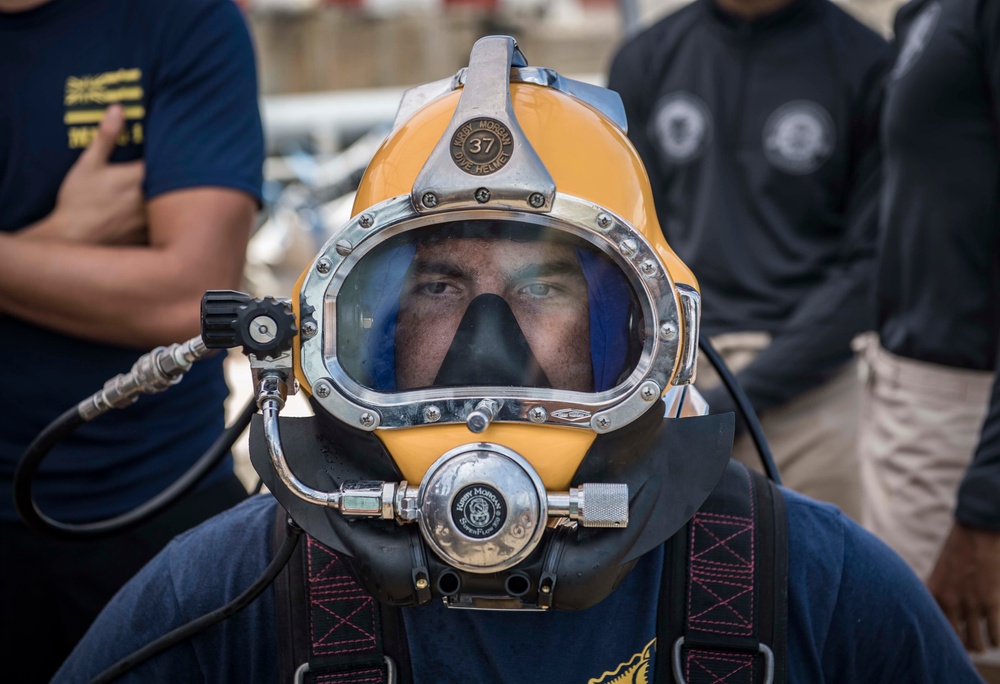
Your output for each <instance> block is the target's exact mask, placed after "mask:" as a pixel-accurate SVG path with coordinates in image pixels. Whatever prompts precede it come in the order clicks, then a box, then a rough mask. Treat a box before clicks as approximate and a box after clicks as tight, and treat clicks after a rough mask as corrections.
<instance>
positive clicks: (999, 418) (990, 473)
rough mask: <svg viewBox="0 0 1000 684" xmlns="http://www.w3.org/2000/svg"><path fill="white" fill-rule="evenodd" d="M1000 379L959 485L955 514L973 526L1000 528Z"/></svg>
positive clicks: (961, 520)
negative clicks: (972, 456)
mask: <svg viewBox="0 0 1000 684" xmlns="http://www.w3.org/2000/svg"><path fill="white" fill-rule="evenodd" d="M998 492H1000V383H994V385H993V397H992V399H991V401H990V408H989V411H988V413H987V414H986V420H985V422H984V423H983V431H982V436H981V437H980V440H979V446H978V447H977V449H976V453H975V456H974V458H973V461H972V465H970V466H969V469H968V471H966V473H965V477H964V478H963V480H962V484H961V486H959V489H958V507H957V509H956V511H955V517H956V518H957V520H958V521H959V522H961V523H965V524H966V525H969V526H970V527H975V528H979V529H987V530H993V531H998V532H1000V494H998Z"/></svg>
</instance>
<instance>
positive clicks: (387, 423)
mask: <svg viewBox="0 0 1000 684" xmlns="http://www.w3.org/2000/svg"><path fill="white" fill-rule="evenodd" d="M625 125H626V124H625V117H624V109H623V107H622V105H621V101H620V99H619V98H618V96H617V95H616V94H614V93H612V92H610V91H607V90H605V89H603V88H599V87H596V86H592V85H588V84H585V83H580V82H576V81H573V80H570V79H566V78H563V77H561V76H559V75H558V74H556V73H555V72H553V71H551V70H548V69H542V68H533V67H529V66H527V64H526V62H525V60H524V57H523V55H522V54H521V52H520V51H519V50H518V48H517V46H516V44H515V42H514V40H513V39H511V38H508V37H500V36H496V37H488V38H484V39H482V40H480V41H478V42H477V43H476V45H475V46H474V48H473V50H472V54H471V57H470V60H469V66H468V67H467V68H466V69H463V70H462V71H460V72H459V73H458V74H457V75H456V76H455V77H454V78H450V79H446V80H443V81H438V82H435V83H431V84H428V85H425V86H421V87H418V88H414V89H411V90H409V91H407V93H406V94H405V96H404V97H403V100H402V103H401V105H400V108H399V112H398V114H397V118H396V121H395V124H394V127H393V130H392V132H391V133H390V134H389V136H388V137H387V139H386V140H385V142H384V143H383V145H382V146H381V148H380V149H379V151H378V152H377V154H376V155H375V157H374V159H373V160H372V162H371V164H370V165H369V167H368V170H367V171H366V173H365V175H364V178H363V179H362V181H361V184H360V188H359V190H358V193H357V199H356V201H355V205H354V216H353V218H352V219H351V220H350V221H349V222H348V223H347V224H346V225H344V226H343V227H341V228H340V230H338V231H337V232H336V234H335V235H334V236H333V237H332V238H331V239H330V241H329V242H328V243H327V244H326V245H325V246H324V248H323V250H322V251H321V252H320V254H319V255H318V256H317V257H316V259H315V261H313V263H312V264H311V265H310V266H309V268H308V269H307V270H306V271H305V272H304V273H303V274H302V277H301V278H300V279H299V282H298V283H297V285H296V288H295V291H294V292H293V295H292V307H293V309H294V313H295V319H296V322H297V326H298V328H297V331H298V333H297V335H296V336H295V337H294V339H293V340H292V342H291V355H290V356H291V359H289V358H288V356H289V355H288V354H287V353H285V352H282V353H281V354H280V355H275V356H274V357H273V358H272V357H269V356H268V355H267V354H266V353H262V354H260V355H259V358H252V364H253V367H254V373H255V377H256V380H257V385H258V389H259V393H258V396H259V397H260V405H261V409H262V413H263V423H264V424H263V430H261V429H260V427H259V426H258V428H257V430H256V431H255V432H254V435H253V437H252V441H251V458H252V459H253V462H254V465H255V467H256V468H257V470H258V472H260V474H261V477H262V479H263V480H264V482H265V483H266V484H267V485H268V487H269V488H270V489H271V491H273V492H274V493H275V495H276V496H277V497H278V500H279V501H280V502H281V503H282V505H283V506H284V507H285V509H286V510H288V511H289V513H290V514H291V515H292V517H293V518H294V519H295V520H297V521H298V522H299V523H300V524H301V525H302V526H303V527H304V528H305V529H306V531H307V532H309V533H310V534H311V535H313V536H314V537H317V538H318V539H319V540H320V541H322V542H323V543H325V544H327V545H328V546H330V547H331V548H333V549H335V550H337V551H338V552H340V553H343V554H345V556H347V557H348V558H349V560H350V562H351V563H352V565H353V567H354V568H355V571H356V574H357V575H358V577H359V579H360V580H361V581H362V582H363V583H365V584H366V586H367V587H368V588H369V589H370V590H371V591H372V593H373V594H374V595H376V596H377V597H379V598H380V599H381V600H383V601H387V602H390V603H393V604H396V605H407V604H413V603H423V602H426V601H428V600H430V599H431V597H432V595H437V596H440V597H443V598H444V599H445V602H446V603H448V604H449V605H463V606H466V607H470V606H471V607H486V608H496V607H503V608H512V607H513V608H522V607H540V608H549V607H554V608H569V609H575V608H581V607H584V606H585V605H589V604H591V603H595V602H597V601H599V600H600V599H601V598H602V597H603V596H605V595H607V593H609V592H610V591H611V590H612V589H613V587H614V586H615V585H616V584H617V582H618V581H620V579H621V578H622V577H623V576H624V574H625V573H627V572H628V570H629V569H630V568H631V565H632V564H633V563H634V561H635V559H636V558H637V557H638V556H639V555H641V554H642V553H644V552H646V551H648V550H649V549H651V548H653V547H655V546H656V545H657V544H659V543H662V542H663V541H664V540H665V539H666V538H668V537H669V536H670V535H671V534H673V533H674V532H676V530H677V529H679V527H680V526H681V525H683V524H684V522H686V520H687V519H688V518H689V517H690V515H691V513H692V512H693V511H694V510H696V509H697V507H698V506H700V505H701V503H702V502H703V501H704V500H705V498H706V497H707V495H708V493H709V492H710V491H711V489H712V487H713V486H714V485H715V483H716V482H717V480H718V477H719V476H720V475H721V472H722V468H723V467H724V465H725V463H726V461H727V460H728V454H729V451H728V449H729V445H730V442H729V441H728V440H729V439H731V430H730V431H728V432H727V430H726V429H725V428H726V426H725V425H722V426H721V427H720V425H721V424H720V423H719V422H718V420H719V419H716V418H712V417H702V418H694V419H693V420H694V422H693V423H692V422H690V421H688V420H677V421H668V420H665V418H664V417H665V416H667V417H679V416H681V415H682V414H683V413H684V407H686V406H689V405H690V403H689V402H688V400H687V396H688V392H689V385H690V383H691V382H692V380H693V375H694V368H695V360H696V353H697V341H698V316H699V295H698V291H697V288H696V284H695V281H694V278H693V276H692V274H691V272H690V271H689V270H688V269H687V268H686V267H685V266H684V265H683V264H682V263H681V262H680V261H679V260H678V259H677V257H676V256H675V255H674V253H673V252H672V251H671V250H670V248H669V247H668V246H667V244H666V242H665V241H664V240H663V237H662V234H661V231H660V227H659V225H658V223H657V220H656V215H655V212H654V207H653V200H652V196H651V192H650V188H649V181H648V179H647V177H646V174H645V171H644V170H643V167H642V164H641V162H640V161H639V157H638V155H637V154H636V152H635V150H634V149H633V148H632V146H631V144H630V143H629V141H628V138H627V137H626V134H625ZM265 309H266V307H265ZM260 311H261V312H263V314H258V313H245V314H243V315H244V317H245V318H246V319H247V320H249V319H251V318H252V319H253V320H255V321H265V319H266V320H270V319H269V318H267V316H266V315H265V316H264V318H254V316H258V315H264V314H266V311H265V310H264V309H260ZM279 318H280V317H279ZM275 320H277V318H275ZM265 322H266V321H265ZM265 327H266V326H265ZM261 330H263V328H261ZM253 333H254V329H253V327H252V322H251V328H250V337H253ZM264 333H266V331H264V332H262V335H263V337H264V338H268V335H266V334H264ZM272 337H273V336H272ZM289 372H293V373H294V378H295V379H296V380H297V384H298V386H299V387H301V389H302V390H303V391H305V392H307V393H308V394H309V395H310V396H311V399H312V403H313V406H314V408H315V410H316V416H315V418H312V419H285V418H282V419H281V420H280V422H279V419H278V411H279V410H280V408H281V405H282V403H283V400H284V393H285V392H286V391H290V390H291V388H293V387H294V385H295V383H293V382H291V378H290V377H288V374H289ZM691 394H694V393H693V391H691ZM699 421H702V422H699ZM704 421H709V422H710V423H711V424H710V425H709V424H708V423H705V422H704ZM723 422H725V420H723ZM667 423H673V424H675V425H674V427H669V426H666V424H667ZM679 424H685V425H688V426H691V425H694V426H700V427H697V428H691V427H677V425H679ZM668 427H669V429H668ZM286 454H287V457H286ZM360 517H364V518H369V520H368V521H367V522H366V523H364V524H355V523H357V522H358V520H357V519H358V518H360ZM630 518H631V520H632V523H631V524H630ZM352 520H353V521H355V523H352V522H351V521H352ZM557 521H561V524H557ZM408 523H416V524H408ZM583 528H596V529H594V530H590V531H588V532H587V533H586V534H577V533H576V530H577V529H583ZM601 528H604V529H601ZM595 558H599V559H602V560H601V561H600V562H598V563H596V564H595V562H594V559H595ZM557 584H558V585H559V587H560V589H559V591H556V585H557Z"/></svg>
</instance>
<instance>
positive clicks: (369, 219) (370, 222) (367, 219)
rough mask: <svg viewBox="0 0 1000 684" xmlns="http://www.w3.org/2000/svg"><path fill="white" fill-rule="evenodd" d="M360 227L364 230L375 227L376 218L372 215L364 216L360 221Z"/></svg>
mask: <svg viewBox="0 0 1000 684" xmlns="http://www.w3.org/2000/svg"><path fill="white" fill-rule="evenodd" d="M358 225H359V226H361V227H362V228H371V227H372V226H374V225H375V217H374V216H372V215H371V214H362V215H361V218H359V219H358Z"/></svg>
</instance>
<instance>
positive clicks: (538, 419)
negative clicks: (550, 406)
mask: <svg viewBox="0 0 1000 684" xmlns="http://www.w3.org/2000/svg"><path fill="white" fill-rule="evenodd" d="M548 417H549V414H548V412H547V411H546V410H545V409H543V408H542V407H541V406H535V407H534V408H532V409H531V410H530V411H528V420H530V421H531V422H532V423H544V422H545V420H546V419H547V418H548Z"/></svg>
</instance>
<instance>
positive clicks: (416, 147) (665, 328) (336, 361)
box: [292, 37, 699, 489]
mask: <svg viewBox="0 0 1000 684" xmlns="http://www.w3.org/2000/svg"><path fill="white" fill-rule="evenodd" d="M353 213H354V217H353V219H352V220H351V222H350V223H348V224H347V225H346V226H344V227H343V228H342V229H341V230H340V231H339V232H338V233H337V235H336V236H335V237H334V238H333V239H332V240H331V241H330V242H329V243H328V244H327V246H326V248H325V249H324V250H323V252H322V253H321V254H319V256H318V257H317V259H316V260H315V261H314V263H313V264H312V265H311V266H310V268H309V269H308V270H306V271H305V273H303V275H302V278H301V279H300V280H299V283H298V285H297V287H296V291H295V292H294V294H293V298H292V301H293V303H294V304H295V305H298V306H299V307H304V308H305V309H306V310H308V311H310V312H311V313H310V314H309V315H307V316H302V312H301V309H300V310H299V312H298V313H299V316H300V318H301V319H302V320H303V321H307V320H309V321H310V323H309V325H308V326H307V329H315V330H318V331H319V334H317V335H315V336H314V337H311V338H304V339H302V340H301V346H299V347H297V348H296V352H297V354H296V377H297V378H298V380H299V382H300V383H301V386H302V387H303V389H304V390H305V391H307V392H309V393H311V394H312V396H313V397H314V398H315V399H316V400H317V402H318V403H319V405H320V406H321V407H322V408H323V409H325V410H326V411H328V412H330V413H331V414H332V415H334V416H336V417H337V418H338V419H340V420H342V421H344V422H345V423H348V424H352V425H354V426H356V427H359V428H361V429H367V430H374V431H375V433H376V435H378V437H379V439H381V440H382V441H383V443H384V444H385V445H386V447H387V449H388V451H389V453H390V454H392V456H393V458H394V460H395V461H396V463H397V465H398V466H399V468H400V470H401V471H402V474H403V476H404V477H406V479H407V480H409V481H411V482H420V481H421V480H422V478H423V476H424V473H425V472H426V470H427V468H428V467H430V465H431V464H432V463H433V462H434V461H435V460H437V458H439V457H440V456H441V454H443V453H445V452H446V451H449V450H450V449H452V448H454V447H456V446H458V445H461V444H465V443H467V442H469V441H470V440H471V439H475V440H477V441H496V442H499V443H502V444H505V445H507V446H509V447H511V448H512V449H514V450H515V451H517V452H518V453H520V454H522V455H523V456H524V457H525V458H527V460H528V461H529V462H531V464H532V466H534V468H535V469H536V470H537V471H538V473H539V475H540V476H541V479H542V481H543V482H544V483H545V485H546V486H547V487H549V488H550V489H565V488H567V487H568V485H569V481H570V478H571V476H572V474H573V473H574V472H575V471H576V469H577V467H578V466H579V464H580V461H581V459H582V458H583V456H584V454H585V453H586V451H587V449H588V448H589V447H590V445H591V443H592V441H593V439H594V437H595V435H596V434H598V433H603V432H608V431H611V430H616V429H619V428H621V427H622V426H623V425H625V424H627V423H628V422H630V421H631V420H633V419H634V418H635V417H637V416H638V415H639V414H641V413H643V412H644V411H645V410H646V409H647V408H648V407H649V404H650V403H651V402H653V401H655V400H656V399H658V398H659V397H660V395H661V394H663V393H664V392H666V391H667V390H669V389H670V388H671V387H676V386H683V385H685V384H687V383H689V382H691V380H692V376H693V371H694V360H695V354H696V347H697V334H698V311H699V298H698V294H697V290H696V289H695V280H694V278H693V276H692V274H691V272H690V271H689V270H688V269H687V268H686V267H685V266H684V264H683V263H682V262H681V261H680V260H679V259H678V258H677V257H676V256H675V255H674V253H673V252H672V251H671V250H670V248H669V247H668V246H667V244H666V242H665V241H664V239H663V235H662V232H661V230H660V227H659V224H658V222H657V219H656V213H655V211H654V207H653V199H652V195H651V193H650V188H649V182H648V180H647V177H646V174H645V171H644V170H643V167H642V164H641V162H640V161H639V157H638V155H637V154H636V152H635V150H634V149H633V147H632V146H631V144H630V143H629V141H628V139H627V137H626V135H625V117H624V110H623V108H622V106H621V103H620V100H619V99H618V96H617V95H616V94H614V93H612V92H610V91H607V90H605V89H603V88H598V87H595V86H591V85H588V84H585V83H581V82H577V81H572V80H570V79H566V78H563V77H560V76H559V75H558V74H556V73H555V72H553V71H551V70H548V69H542V68H533V67H528V66H527V65H526V64H525V62H524V59H523V57H522V56H521V54H520V51H519V50H518V49H517V47H516V45H515V44H514V41H513V40H512V39H510V38H504V37H491V38H484V39H482V40H480V41H479V42H478V43H477V44H476V45H475V47H474V48H473V51H472V55H471V58H470V61H469V66H468V68H467V69H463V70H462V71H460V72H459V73H458V74H457V75H456V76H455V77H454V78H451V79H446V80H444V81H439V82H436V83H431V84H428V85H426V86H422V87H419V88H415V89H412V90H410V91H408V92H407V93H406V95H405V96H404V98H403V101H402V104H401V106H400V109H399V113H398V115H397V118H396V122H395V125H394V128H393V131H392V133H391V134H390V135H389V136H388V138H387V139H386V141H385V143H384V144H383V145H382V147H381V148H380V150H379V151H378V152H377V154H376V155H375V157H374V158H373V160H372V162H371V164H370V165H369V167H368V170H367V172H366V173H365V176H364V178H363V179H362V181H361V184H360V187H359V190H358V193H357V197H356V200H355V203H354V212H353ZM478 221H484V222H494V223H496V222H499V221H504V222H508V224H509V225H511V229H513V224H514V223H517V224H521V225H523V226H534V227H537V228H538V229H539V230H542V229H548V230H550V231H553V232H554V231H558V232H561V233H565V234H566V235H568V236H572V238H573V239H576V240H579V241H580V242H582V243H585V244H586V245H588V246H590V247H591V248H592V249H593V250H594V251H595V252H596V253H598V254H600V255H602V256H603V257H604V258H605V259H607V260H608V261H612V262H613V263H614V264H615V265H616V266H618V267H619V268H620V269H621V272H622V273H624V274H625V275H626V277H627V278H628V281H629V284H630V285H631V287H632V288H634V291H635V302H636V303H637V304H638V306H639V311H638V312H633V313H634V314H637V315H638V316H641V319H642V324H643V326H642V330H641V331H640V334H641V335H642V337H643V339H644V341H643V344H642V349H641V351H638V352H637V353H634V354H633V356H636V361H637V362H636V363H635V366H634V367H633V368H630V369H628V370H629V371H630V372H629V373H628V374H627V375H626V377H624V378H623V379H622V382H620V383H615V386H614V387H602V388H601V389H602V391H599V392H572V391H563V388H555V387H553V388H550V389H546V390H544V391H541V390H538V391H533V390H532V389H531V388H523V387H510V388H506V387H504V388H500V387H495V386H493V387H488V388H487V387H481V386H468V387H461V388H456V387H448V388H420V389H418V390H416V391H410V392H405V391H394V392H385V391H378V390H377V388H376V387H373V385H374V384H375V383H373V382H372V379H371V378H363V377H359V376H360V375H361V373H360V372H359V371H360V368H359V366H358V364H357V363H355V362H357V361H358V359H357V358H356V356H357V355H358V354H359V353H364V352H363V351H360V350H359V349H358V345H359V344H363V342H362V340H369V339H370V338H372V337H373V332H372V326H378V325H379V324H380V323H381V322H382V321H380V319H379V317H378V312H377V311H376V308H377V307H375V306H374V303H373V302H367V303H366V302H358V301H357V298H356V294H357V289H355V290H354V291H352V292H351V293H346V292H345V291H344V288H345V285H347V286H354V287H355V288H358V287H362V285H361V284H358V283H356V282H353V281H354V280H358V278H357V277H355V278H354V279H353V280H352V278H351V273H352V272H353V270H354V268H355V267H356V266H358V265H359V264H362V265H364V262H365V260H366V259H377V258H378V257H379V256H382V257H383V258H384V252H378V249H379V247H380V246H382V245H384V244H385V242H386V241H388V240H392V239H394V238H395V239H396V240H397V243H396V244H399V236H400V235H405V234H408V233H409V234H410V235H411V237H414V233H416V234H419V233H420V232H421V231H423V232H424V233H425V234H426V233H427V232H430V231H432V230H433V227H434V226H440V225H442V224H457V223H462V222H478ZM373 253H374V254H373ZM405 258H406V256H402V257H398V258H397V260H398V259H405ZM402 268H404V269H405V266H403V267H402ZM367 275H368V277H376V275H383V274H378V273H377V269H370V270H369V272H368V274H367ZM367 285H370V284H367ZM345 300H350V304H349V305H348V306H345V305H344V302H345ZM366 304H367V306H366ZM620 304H622V305H626V304H627V302H620ZM310 319H311V320H310ZM347 357H352V358H347ZM483 402H487V404H489V402H493V404H492V405H493V406H494V407H495V410H491V409H489V408H488V406H483V407H479V405H480V404H481V403H483ZM477 407H478V408H477ZM484 409H485V411H484ZM483 416H485V417H486V418H487V420H486V421H485V425H483V423H477V422H475V421H481V420H482V418H483ZM470 420H472V421H473V422H472V423H470ZM477 425H478V426H481V427H478V428H477V427H475V426H477ZM470 427H471V428H473V429H474V432H475V434H473V433H472V432H470ZM483 428H484V429H483Z"/></svg>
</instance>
